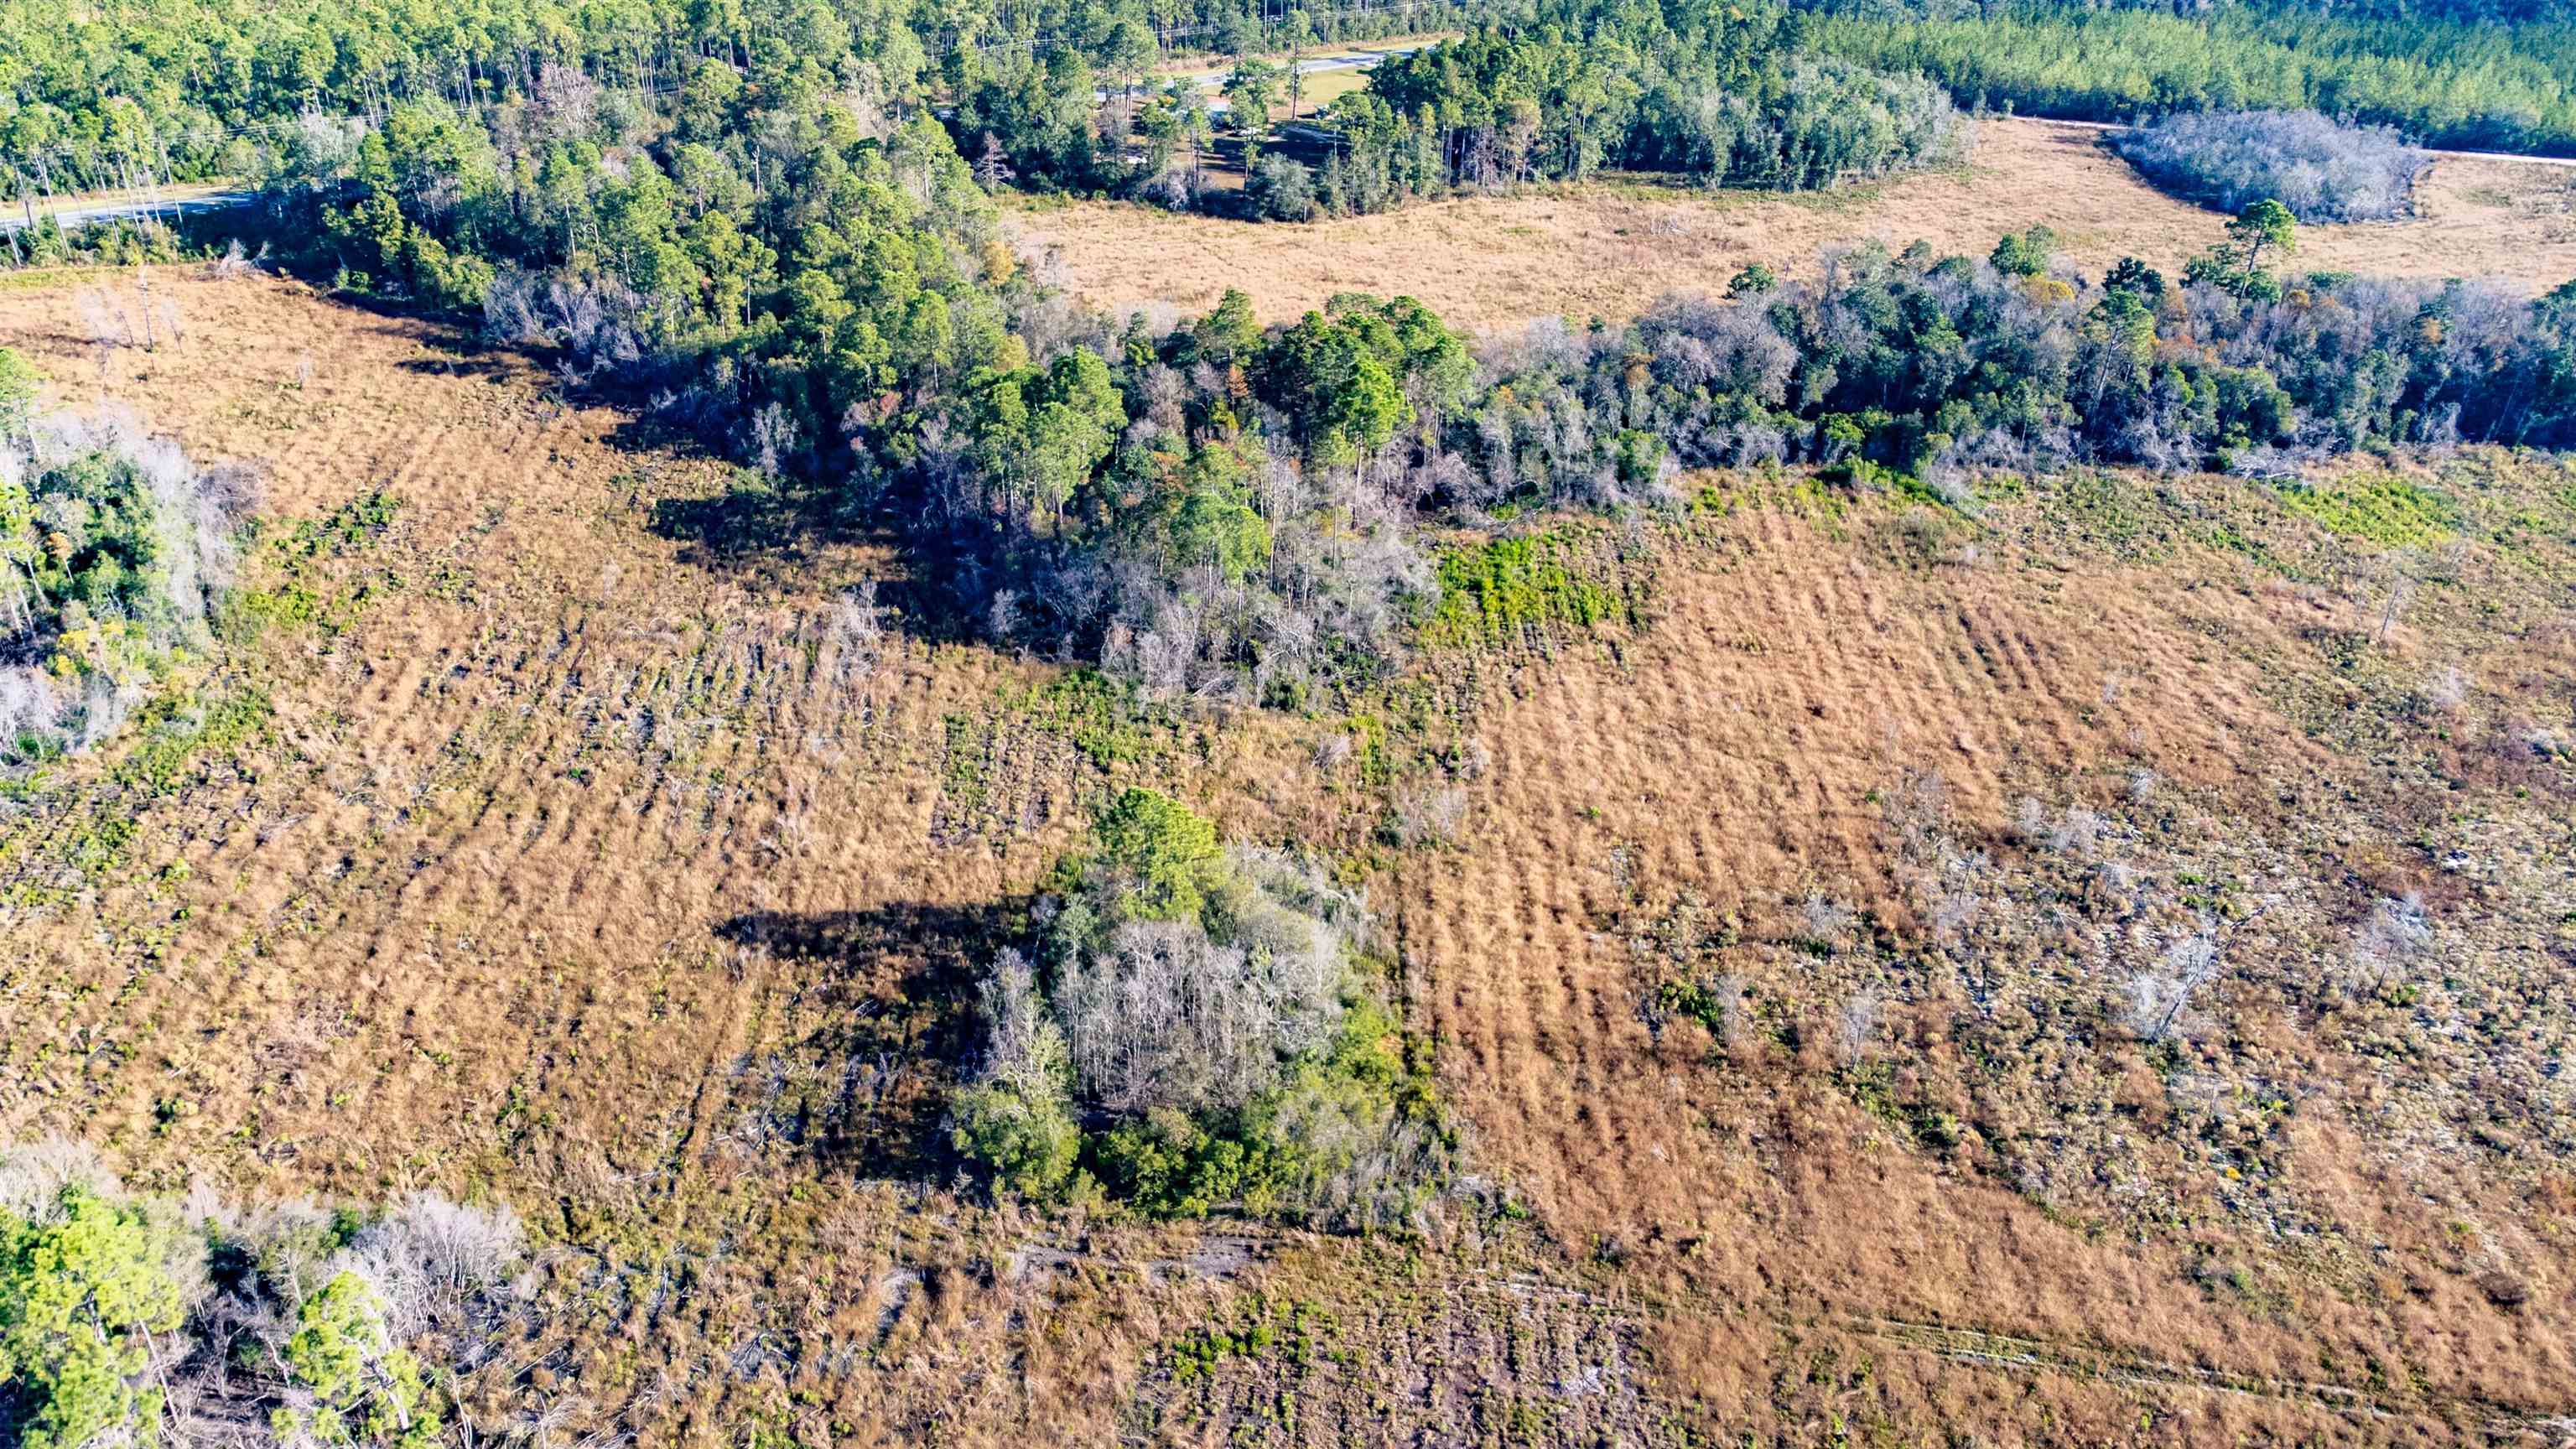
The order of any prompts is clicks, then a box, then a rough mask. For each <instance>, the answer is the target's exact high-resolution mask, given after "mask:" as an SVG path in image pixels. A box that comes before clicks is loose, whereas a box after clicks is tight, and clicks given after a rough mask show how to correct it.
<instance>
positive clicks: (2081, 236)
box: [1017, 120, 2576, 328]
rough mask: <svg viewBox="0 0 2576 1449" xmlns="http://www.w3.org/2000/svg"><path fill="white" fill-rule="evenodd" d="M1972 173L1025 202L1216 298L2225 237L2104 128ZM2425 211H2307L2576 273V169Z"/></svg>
mask: <svg viewBox="0 0 2576 1449" xmlns="http://www.w3.org/2000/svg"><path fill="white" fill-rule="evenodd" d="M1979 134H1980V141H1979V145H1978V149H1977V156H1976V161H1975V163H1974V164H1973V165H1971V166H1970V167H1968V168H1967V169H1966V170H1964V171H1961V172H1958V173H1950V174H1940V175H1928V176H1919V177H1913V178H1909V179H1907V180H1904V181H1899V182H1894V183H1890V184H1887V185H1884V186H1877V187H1871V188H1866V189H1860V190H1854V191H1851V192H1848V193H1841V194H1834V195H1822V196H1801V197H1785V196H1771V195H1764V194H1760V193H1752V192H1726V193H1719V194H1714V195H1712V194H1708V193H1702V192H1687V191H1674V190H1667V189H1662V188H1658V187H1652V186H1645V185H1639V184H1634V183H1619V182H1603V183H1596V184H1592V185H1585V186H1568V187H1558V188H1549V189H1545V190H1536V191H1528V192H1522V193H1518V194H1515V195H1511V196H1500V197H1478V198H1469V199H1464V200H1452V201H1444V202H1438V203H1433V204H1430V205H1424V206H1415V207H1411V208H1408V209H1405V210H1402V211H1397V212H1392V213H1387V214H1384V215H1379V216H1367V217H1355V218H1350V219H1347V220H1339V221H1322V222H1317V223H1314V224H1312V225H1308V226H1295V227H1283V226H1277V225H1269V224H1262V223H1256V222H1238V221H1226V220H1218V219H1213V218H1208V217H1199V216H1184V215H1175V214H1172V213H1168V212H1162V211H1157V210H1154V209H1151V208H1148V207H1144V206H1137V205H1128V204H1122V203H1114V202H1075V203H1069V204H1058V203H1051V204H1045V205H1030V206H1028V207H1025V208H1024V209H1023V210H1022V212H1021V213H1020V215H1019V216H1018V218H1017V223H1018V225H1019V227H1020V229H1021V233H1022V236H1023V240H1024V244H1025V247H1026V249H1027V250H1028V251H1029V252H1031V253H1032V254H1033V255H1035V256H1038V257H1040V258H1041V259H1042V264H1043V265H1044V266H1045V267H1046V268H1047V269H1048V270H1049V271H1050V272H1051V273H1052V274H1053V275H1055V276H1057V277H1059V278H1061V280H1062V281H1063V282H1064V284H1065V285H1067V286H1068V287H1070V288H1071V289H1072V290H1074V291H1075V292H1077V293H1079V294H1080V295H1082V296H1083V297H1085V298H1086V299H1088V300H1090V301H1092V302H1095V303H1098V304H1100V305H1102V306H1104V307H1109V308H1112V309H1116V310H1122V311H1123V310H1128V309H1133V308H1138V307H1143V308H1147V309H1149V310H1155V309H1177V310H1181V311H1204V310H1206V309H1207V308H1208V307H1209V306H1211V305H1213V304H1214V303H1215V301H1216V299H1217V298H1218V297H1219V296H1221V295H1223V293H1224V291H1225V289H1226V288H1228V287H1238V288H1241V289H1242V290H1244V291H1246V292H1248V293H1250V294H1251V296H1252V299H1253V302H1254V305H1255V307H1256V308H1257V309H1258V310H1259V311H1260V313H1261V315H1262V316H1263V317H1265V318H1268V319H1272V320H1276V319H1279V318H1283V317H1294V316H1295V315H1296V314H1297V313H1299V312H1300V311H1303V310H1304V309H1306V308H1308V307H1313V306H1318V305H1320V304H1322V303H1323V302H1324V301H1325V300H1326V299H1328V298H1330V297H1331V296H1332V295H1333V294H1334V293H1336V292H1348V291H1361V292H1377V293H1381V294H1392V293H1409V294H1411V295H1413V296H1417V297H1419V298H1421V299H1422V300H1423V301H1424V302H1426V303H1428V304H1430V305H1431V306H1432V308H1434V309H1435V310H1436V311H1438V312H1439V313H1440V314H1441V316H1443V317H1444V318H1447V319H1448V320H1450V321H1452V322H1456V323H1463V324H1466V325H1469V326H1474V327H1482V328H1492V327H1505V326H1512V325H1516V324H1519V323H1522V322H1526V321H1528V320H1529V319H1531V318H1533V317H1547V316H1572V317H1574V318H1576V319H1577V320H1580V319H1582V318H1584V317H1590V316H1601V317H1618V316H1626V315H1630V314H1633V313H1635V312H1637V311H1639V310H1640V309H1642V308H1644V307H1645V306H1647V305H1648V304H1649V303H1651V302H1652V301H1653V300H1654V299H1655V298H1656V297H1658V296H1661V295H1662V294H1664V293H1666V292H1671V291H1689V290H1698V291H1715V290H1718V289H1721V288H1723V287H1724V286H1725V285H1726V282H1727V279H1728V278H1730V277H1732V276H1734V275H1735V273H1737V272H1738V271H1741V270H1742V269H1743V268H1744V267H1745V266H1746V265H1748V264H1750V263H1753V262H1762V263H1765V264H1767V265H1769V266H1772V267H1774V268H1776V269H1780V270H1783V271H1785V272H1789V273H1803V272H1806V271H1809V270H1811V269H1812V268H1813V266H1814V264H1815V259H1816V255H1817V253H1818V252H1819V251H1820V250H1821V249H1823V248H1826V247H1829V246H1835V245H1839V244H1842V243H1845V242H1851V241H1857V240H1860V239H1863V238H1869V237H1875V238H1877V239H1879V240H1881V241H1884V242H1886V243H1887V244H1888V245H1889V246H1890V247H1891V248H1901V247H1903V246H1905V245H1907V244H1908V243H1910V242H1913V241H1916V240H1924V241H1929V242H1930V243H1932V245H1933V246H1934V247H1936V248H1939V249H1941V250H1943V251H1968V252H1971V253H1973V254H1975V255H1979V256H1982V255H1984V254H1985V252H1986V251H1987V249H1988V248H1990V247H1992V246H1993V245H1994V241H1995V238H1996V237H1997V236H1998V235H2000V234H2001V233H2003V232H2006V231H2019V230H2022V229H2024V228H2026V227H2029V226H2033V225H2038V224H2045V225H2048V226H2050V227H2054V228H2055V229H2056V230H2057V231H2058V233H2059V235H2060V236H2061V238H2062V239H2063V243H2064V248H2065V251H2066V253H2067V254H2068V255H2070V256H2071V257H2073V258H2074V259H2075V260H2076V261H2077V262H2078V263H2080V264H2081V265H2082V266H2083V267H2084V268H2085V269H2086V270H2087V271H2090V272H2099V271H2101V270H2102V269H2104V268H2106V267H2108V266H2110V265H2111V264H2112V263H2113V262H2116V261H2118V260H2119V259H2120V258H2121V257H2124V256H2135V257H2139V258H2142V259H2144V260H2146V261H2148V262H2151V263H2153V264H2155V265H2157V266H2159V267H2163V268H2165V269H2167V270H2168V271H2178V270H2179V269H2180V267H2181V266H2182V264H2183V262H2184V261H2185V260H2187V259H2189V258H2190V257H2192V256H2195V255H2197V254H2198V253H2199V252H2201V251H2202V250H2203V249H2205V248H2206V247H2207V246H2208V245H2209V244H2210V243H2211V242H2213V241H2215V240H2217V239H2218V237H2219V235H2220V232H2221V229H2222V227H2223V225H2224V218H2221V217H2218V216H2216V215H2214V214H2212V213H2210V212H2208V211H2205V210H2202V209H2200V208H2198V207H2194V206H2191V205H2189V204H2187V203H2184V202H2181V201H2177V200H2175V199H2173V198H2172V197H2169V196H2166V195H2164V194H2163V193H2162V192H2159V191H2157V190H2155V189H2154V188H2153V187H2150V186H2148V185H2147V184H2146V183H2145V182H2143V181H2141V180H2139V179H2138V176H2137V173H2136V172H2134V171H2132V170H2131V169H2130V168H2129V166H2128V165H2127V163H2125V162H2123V161H2121V160H2120V159H2119V158H2118V157H2116V156H2113V155H2111V154H2110V153H2109V152H2108V151H2106V150H2104V149H2103V148H2102V147H2101V145H2100V144H2099V133H2098V131H2096V130H2094V129H2091V128H2087V127H2082V126H2069V125H2058V124H2055V123H2051V122H2045V121H2026V120H1996V121H1990V122H1988V123H1986V125H1985V126H1984V127H1983V129H1982V130H1981V131H1980V133H1979ZM2417 204H2418V210H2419V212H2420V213H2421V215H2420V216H2419V217H2418V218H2417V219H2415V220H2412V221H2407V222H2398V223H2374V224H2365V225H2354V226H2318V227H2308V228H2304V229H2303V230H2302V233H2301V235H2302V242H2301V250H2300V255H2299V261H2300V263H2301V264H2303V265H2307V266H2312V267H2320V268H2339V269H2343V270H2348V271H2356V272H2365V273H2378V274H2383V275H2396V276H2419V275H2434V276H2445V277H2449V276H2461V277H2486V278H2493V279H2495V280H2497V281H2499V282H2501V283H2503V284H2505V285H2507V286H2511V287H2514V288H2517V289H2519V290H2521V291H2524V292H2528V293H2535V294H2536V293H2539V292H2542V291H2546V290H2548V289H2549V288H2551V287H2555V286H2557V285H2559V284H2560V283H2562V282H2565V281H2568V280H2569V279H2571V278H2576V172H2571V171H2570V170H2568V169H2567V168H2565V167H2558V166H2548V165H2536V164H2532V163H2528V162H2523V161H2515V160H2498V159H2486V158H2474V157H2446V158H2443V159H2441V160H2438V161H2436V162H2435V163H2434V165H2433V168H2432V171H2431V173H2430V175H2429V176H2428V177H2427V178H2426V179H2425V181H2424V182H2423V184H2422V185H2421V186H2420V187H2419V189H2418V197H2417Z"/></svg>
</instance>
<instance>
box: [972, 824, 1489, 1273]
mask: <svg viewBox="0 0 2576 1449" xmlns="http://www.w3.org/2000/svg"><path fill="white" fill-rule="evenodd" d="M1056 879H1057V881H1058V883H1059V885H1060V886H1061V887H1062V888H1063V891H1064V894H1063V895H1062V896H1061V897H1056V898H1051V899H1050V900H1049V901H1048V902H1047V903H1046V904H1045V906H1044V908H1043V909H1042V910H1041V912H1040V923H1041V928H1040V941H1041V945H1042V947H1043V951H1042V955H1043V958H1044V961H1045V965H1046V976H1047V980H1046V982H1045V984H1044V985H1043V987H1041V985H1040V983H1039V981H1038V979H1037V972H1036V971H1034V970H1033V969H1032V968H1031V966H1030V965H1029V963H1028V962H1027V961H1026V960H1025V959H1024V958H1023V957H1022V956H1021V955H1020V954H1019V953H1018V952H1016V951H1007V950H1006V951H1003V952H1001V953H1000V954H999V955H998V956H997V957H996V958H995V961H994V965H993V969H992V970H991V972H990V973H989V974H988V976H987V978H986V980H985V983H984V988H983V1013H984V1017H985V1025H986V1032H985V1045H984V1049H983V1053H982V1057H981V1060H980V1062H979V1064H978V1068H977V1071H976V1073H975V1076H974V1080H973V1081H972V1082H971V1083H970V1084H969V1085H968V1086H967V1087H966V1088H965V1089H964V1090H962V1091H960V1092H959V1093H958V1094H957V1096H956V1098H955V1099H954V1100H953V1101H952V1103H951V1105H950V1111H949V1118H948V1125H949V1136H950V1141H951V1142H952V1143H953V1145H954V1146H955V1147H956V1148H957V1150H958V1151H959V1152H960V1153H962V1154H963V1155H965V1156H966V1157H967V1158H969V1159H970V1160H972V1161H974V1162H976V1163H979V1164H980V1165H981V1166H982V1167H983V1168H984V1169H985V1171H986V1172H987V1174H988V1175H989V1177H990V1180H991V1182H992V1184H993V1186H994V1188H995V1189H996V1190H997V1191H1000V1192H1007V1193H1013V1194H1017V1195H1020V1196H1024V1197H1031V1198H1039V1199H1044V1198H1050V1197H1055V1196H1059V1195H1061V1194H1063V1193H1064V1192H1065V1191H1066V1190H1067V1189H1068V1188H1070V1187H1073V1186H1075V1185H1076V1184H1078V1183H1079V1182H1080V1181H1081V1180H1082V1179H1081V1178H1080V1176H1079V1173H1078V1170H1077V1169H1078V1164H1087V1166H1088V1168H1089V1170H1090V1171H1091V1173H1092V1174H1094V1175H1095V1176H1096V1178H1097V1179H1098V1181H1099V1183H1100V1184H1101V1185H1102V1186H1103V1187H1105V1188H1106V1189H1107V1190H1108V1191H1109V1192H1110V1193H1112V1194H1113V1195H1114V1196H1115V1197H1116V1198H1117V1199H1119V1200H1120V1201H1122V1202H1124V1203H1126V1204H1127V1205H1128V1206H1130V1207H1131V1208H1133V1209H1135V1210H1136V1211H1139V1212H1142V1213H1145V1214H1148V1215H1151V1216H1157V1217H1172V1216H1200V1215H1203V1214H1205V1213H1207V1212H1210V1211H1212V1210H1214V1209H1215V1208H1217V1207H1219V1206H1221V1205H1225V1204H1239V1205H1240V1206H1241V1207H1242V1208H1243V1209H1244V1210H1245V1211H1249V1212H1255V1213H1271V1212H1285V1213H1290V1214H1294V1215H1297V1216H1300V1217H1304V1218H1308V1219H1311V1220H1319V1221H1338V1222H1358V1223H1385V1222H1394V1221H1401V1220H1402V1219H1403V1218H1404V1217H1405V1216H1406V1215H1407V1214H1409V1212H1410V1211H1411V1209H1412V1206H1413V1205H1414V1202H1415V1200H1416V1196H1417V1194H1418V1191H1419V1189H1420V1187H1421V1186H1422V1184H1424V1183H1425V1182H1427V1181H1429V1180H1431V1179H1432V1178H1433V1177H1434V1176H1436V1175H1437V1174H1438V1173H1439V1172H1440V1171H1442V1170H1444V1169H1445V1160H1446V1159H1445V1153H1446V1148H1447V1144H1448V1141H1449V1139H1448V1136H1447V1133H1446V1131H1445V1129H1444V1128H1442V1127H1441V1126H1440V1124H1439V1119H1438V1113H1437V1111H1436V1109H1435V1108H1434V1107H1433V1105H1432V1103H1431V1099H1430V1095H1429V1092H1428V1089H1427V1087H1425V1086H1424V1085H1423V1081H1422V1074H1421V1072H1420V1071H1419V1070H1418V1066H1417V1064H1416V1063H1414V1062H1412V1061H1411V1060H1410V1059H1408V1057H1407V1056H1406V1055H1405V1053H1404V1052H1402V1051H1401V1050H1400V1049H1399V1047H1398V1042H1399V1041H1400V1039H1401V1036H1402V1033H1401V1031H1400V1030H1399V1029H1398V1027H1397V1026H1396V1024H1395V1022H1394V1020H1393V1019H1392V1018H1391V1017H1389V1016H1388V1015H1387V1014H1386V1012H1385V1011H1384V1009H1383V1008H1382V1007H1380V1006H1379V1005H1378V1004H1377V1001H1376V997H1375V993H1374V990H1373V987H1372V983H1371V982H1370V981H1369V979H1368V978H1367V976H1366V974H1365V973H1364V972H1363V971H1362V970H1361V969H1360V965H1359V961H1358V958H1357V956H1356V952H1357V949H1358V947H1359V946H1360V944H1361V943H1362V941H1363V939H1364V938H1365V936H1366V934H1367V932H1368V931H1369V929H1370V925H1369V920H1368V915H1367V912H1366V910H1365V909H1364V907H1363V906H1362V903H1361V902H1360V901H1359V899H1358V898H1357V897H1355V896H1353V895H1352V894H1350V893H1349V892H1347V891H1345V890H1343V889H1342V888H1340V887H1339V886H1336V885H1334V884H1333V883H1332V882H1331V881H1330V880H1329V879H1327V878H1326V877H1325V876H1324V875H1323V874H1322V873H1321V872H1319V871H1318V870H1316V869H1315V868H1313V867H1312V866H1311V865H1308V864H1307V863H1305V862H1302V861H1299V860H1297V859H1295V858H1293V857H1291V856H1288V855H1286V854H1283V853H1281V852H1278V851H1274V850H1264V849H1259V848H1254V847H1248V846H1240V845H1238V846H1233V847H1220V846H1219V845H1218V843H1217V838H1216V831H1215V828H1214V827H1213V826H1212V825H1210V824H1209V823H1208V822H1207V821H1205V820H1203V819H1201V818H1199V817H1198V816H1197V815H1195V814H1193V813H1192V812H1191V811H1190V810H1189V809H1188V808H1187V807H1185V806H1182V805H1181V804H1179V803H1178V802H1176V801H1173V800H1170V799H1168V798H1165V797H1163V796H1160V795H1156V794H1153V793H1152V792H1150V791H1143V790H1130V791H1128V792H1126V793H1125V794H1123V795H1121V796H1120V797H1118V799H1116V800H1115V801H1113V802H1112V803H1111V804H1110V805H1109V807H1108V808H1107V809H1105V810H1104V811H1102V813H1101V815H1100V817H1099V819H1098V820H1097V821H1096V822H1095V825H1094V829H1093V841H1092V849H1091V850H1090V851H1089V852H1088V853H1086V854H1084V855H1082V856H1079V857H1076V858H1075V859H1073V860H1070V861H1068V862H1067V863H1066V864H1065V866H1063V867H1062V868H1060V869H1059V871H1058V873H1057V877H1056ZM1077 1104H1079V1106H1080V1108H1081V1109H1082V1110H1083V1111H1084V1113H1085V1114H1086V1115H1088V1116H1089V1117H1090V1118H1091V1119H1092V1120H1094V1121H1097V1122H1099V1123H1100V1124H1101V1125H1100V1127H1099V1129H1098V1130H1097V1131H1095V1132H1093V1133H1092V1134H1090V1135H1089V1136H1088V1137H1087V1138H1086V1137H1084V1135H1083V1134H1082V1133H1081V1132H1080V1131H1079V1130H1078V1129H1077V1127H1076V1125H1075V1123H1076V1105H1077Z"/></svg>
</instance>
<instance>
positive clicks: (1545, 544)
mask: <svg viewBox="0 0 2576 1449" xmlns="http://www.w3.org/2000/svg"><path fill="white" fill-rule="evenodd" d="M1573 555H1574V550H1573V548H1572V547H1571V546H1570V545H1569V544H1568V543H1567V542H1566V541H1565V540H1564V539H1563V538H1562V537H1560V536H1558V535H1555V534H1530V535H1526V536H1524V537H1520V538H1498V539H1495V540H1494V541H1492V542H1490V543H1485V544H1480V545H1475V546H1472V547H1467V548H1461V549H1457V550H1455V551H1453V552H1451V553H1449V554H1448V555H1447V556H1445V557H1443V558H1442V559H1441V560H1440V605H1439V607H1438V608H1437V609H1435V610H1434V611H1433V612H1432V615H1431V619H1430V622H1428V623H1427V624H1425V625H1424V626H1423V629H1422V638H1423V642H1424V643H1426V644H1431V645H1435V646H1436V645H1466V644H1478V643H1490V642H1500V641H1504V640H1508V639H1511V638H1513V637H1514V636H1516V635H1518V634H1519V633H1521V631H1523V630H1524V629H1528V628H1531V627H1533V626H1543V625H1547V624H1574V625H1578V626H1581V627H1585V628H1589V627H1590V626H1592V625H1594V624H1597V623H1599V622H1601V621H1602V620H1603V619H1606V618H1609V617H1610V616H1611V615H1612V614H1614V613H1616V612H1618V610H1619V598H1618V595H1616V594H1614V593H1612V592H1611V591H1610V590H1608V589H1606V588H1603V587H1602V586H1601V585H1599V584H1597V583H1594V582H1592V581H1591V580H1589V579H1585V578H1582V577H1580V576H1579V575H1577V574H1576V573H1575V572H1574V571H1573V570H1572V569H1571V568H1568V567H1567V563H1568V561H1569V560H1570V559H1571V558H1572V557H1573Z"/></svg>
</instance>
